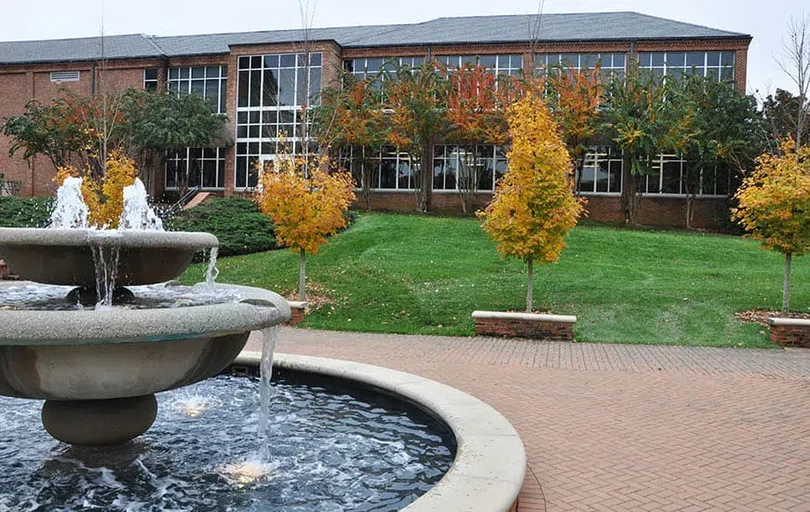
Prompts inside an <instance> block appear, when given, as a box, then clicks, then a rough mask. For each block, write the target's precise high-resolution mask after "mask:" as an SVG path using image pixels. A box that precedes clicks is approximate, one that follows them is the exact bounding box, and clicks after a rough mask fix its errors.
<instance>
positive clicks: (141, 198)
mask: <svg viewBox="0 0 810 512" xmlns="http://www.w3.org/2000/svg"><path fill="white" fill-rule="evenodd" d="M124 200H125V204H124V209H123V213H122V215H121V219H120V221H119V227H118V229H114V230H110V229H96V228H94V227H92V226H89V225H88V211H87V207H86V206H85V205H84V203H83V201H82V194H81V181H80V180H74V179H70V178H69V179H68V180H66V181H65V184H64V185H63V187H61V188H60V190H59V192H58V201H57V206H56V208H55V210H54V212H53V215H52V217H51V222H50V228H49V229H3V228H0V255H2V256H3V258H4V259H6V260H7V261H8V263H9V266H10V267H11V268H13V269H14V270H15V272H17V273H18V274H19V275H20V277H21V278H22V279H24V280H27V281H32V282H34V283H36V284H24V283H23V284H19V285H13V286H9V285H4V286H3V287H0V441H2V440H11V442H0V460H3V461H4V464H5V466H4V471H2V472H0V512H4V511H6V510H53V509H59V510H86V509H87V508H95V509H100V510H150V511H151V510H155V511H157V510H167V509H171V510H257V511H258V510H280V509H295V510H302V511H313V512H315V511H321V510H351V509H355V508H361V509H364V510H370V509H374V510H381V511H398V510H402V509H403V508H406V507H407V508H410V507H411V504H412V503H413V506H414V509H415V510H462V509H464V510H482V511H492V512H495V511H503V510H507V509H510V507H513V505H514V503H515V499H516V497H517V494H518V492H519V490H520V487H521V485H522V483H523V478H524V468H525V454H524V451H523V445H522V443H521V442H520V439H519V437H518V436H517V433H516V432H515V431H514V429H513V428H512V427H511V425H510V424H509V423H508V421H506V420H505V419H504V418H503V417H502V416H500V415H499V414H498V413H497V412H496V411H494V410H493V409H492V408H491V407H489V406H488V405H486V404H484V403H482V402H481V401H479V400H477V399H475V398H474V397H471V396H469V395H466V394H464V393H462V392H460V391H458V390H454V389H452V388H449V387H447V386H443V385H441V384H438V383H436V382H433V381H430V380H428V379H424V378H422V377H418V376H415V375H410V374H407V373H401V372H395V371H392V370H387V369H384V368H379V367H371V366H367V365H360V364H357V363H351V362H346V361H336V360H329V359H320V358H308V357H304V356H291V355H284V354H282V355H281V357H280V360H278V361H275V362H274V358H273V350H274V346H275V340H276V332H277V330H278V328H277V326H278V325H280V324H281V323H283V322H284V321H285V320H286V319H288V318H289V317H290V309H289V306H288V304H287V302H286V301H285V300H284V299H283V298H282V297H281V296H279V295H277V294H275V293H273V292H270V291H266V290H261V289H256V288H249V287H244V286H234V285H222V284H216V283H215V282H214V281H215V278H216V274H217V269H216V253H217V245H218V242H217V239H216V238H215V237H214V236H212V235H210V234H206V233H177V232H166V231H163V230H162V223H161V221H160V219H159V218H158V217H157V216H155V215H154V213H153V212H151V211H150V209H149V207H148V204H147V202H146V195H145V190H144V189H143V186H142V184H141V183H140V182H138V181H136V183H135V185H133V186H132V187H127V188H126V189H125V191H124ZM199 250H208V251H210V256H211V258H210V261H209V264H208V269H207V272H206V276H205V282H203V283H200V284H198V285H195V286H193V287H188V286H180V285H179V284H177V283H175V282H172V280H173V279H175V278H176V277H177V276H179V275H180V274H181V273H182V272H183V271H184V270H185V269H186V268H187V267H188V265H189V264H190V263H191V261H192V259H193V257H194V255H195V253H196V252H197V251H199ZM251 331H262V333H263V335H264V339H263V347H264V349H263V353H254V352H243V351H242V350H243V348H244V346H245V344H246V341H247V340H248V337H249V335H250V333H251ZM232 362H233V364H235V365H236V366H234V367H233V368H236V369H237V370H234V371H237V372H238V373H240V374H245V373H246V374H247V375H250V377H244V376H242V377H233V376H226V375H222V374H221V372H222V370H223V369H225V368H226V367H228V366H229V365H231V364H232ZM274 363H275V365H274ZM274 367H279V368H280V370H281V372H280V373H281V376H280V377H278V376H276V380H275V381H274V384H273V386H272V387H271V385H270V377H271V373H272V370H273V368H274ZM247 368H249V369H248V370H246V369H247ZM181 388H182V389H181ZM271 390H272V391H271ZM156 393H161V403H162V405H161V408H160V410H158V406H157V400H156V398H155V394H156ZM4 396H5V397H11V398H4ZM18 398H23V399H33V400H44V405H43V406H42V410H41V415H39V414H37V412H36V411H37V405H36V403H35V402H33V401H31V400H16V399H18ZM156 418H157V421H156ZM40 421H41V423H42V424H43V425H44V427H45V430H46V431H47V433H48V434H50V436H51V437H50V438H49V437H48V435H47V434H45V433H44V432H43V431H42V430H41V429H39V428H37V424H38V423H39V422H40ZM153 424H154V425H153ZM21 432H24V433H25V434H24V435H20V433H21ZM245 434H248V435H245ZM256 434H258V436H257V435H256ZM60 441H61V442H62V443H67V445H68V446H66V445H65V444H62V443H60ZM456 448H457V450H456ZM451 466H452V467H451Z"/></svg>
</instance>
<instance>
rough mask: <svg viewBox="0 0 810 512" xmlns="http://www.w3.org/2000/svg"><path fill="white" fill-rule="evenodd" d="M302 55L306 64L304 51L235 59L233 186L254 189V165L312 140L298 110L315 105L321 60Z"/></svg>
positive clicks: (295, 150) (314, 55)
mask: <svg viewBox="0 0 810 512" xmlns="http://www.w3.org/2000/svg"><path fill="white" fill-rule="evenodd" d="M308 55H309V61H308V62H307V54H305V53H284V54H269V55H251V56H242V57H239V61H238V62H239V72H238V77H239V82H238V86H237V108H236V172H235V186H236V188H238V189H243V188H252V187H254V186H255V185H256V182H257V174H256V170H255V166H256V164H257V162H258V161H260V160H262V161H263V160H272V159H273V158H274V157H275V155H277V154H280V153H288V154H298V153H301V151H302V148H303V144H302V142H304V140H306V141H307V142H313V141H312V139H310V138H309V137H308V136H307V134H306V133H305V130H306V131H307V132H308V125H305V123H304V121H305V120H304V118H303V115H304V114H303V113H302V108H301V107H302V106H304V105H308V106H314V105H318V104H320V92H321V68H322V58H323V57H322V54H321V53H319V52H316V53H309V54H308ZM310 150H311V151H314V150H315V149H314V148H312V147H311V148H310Z"/></svg>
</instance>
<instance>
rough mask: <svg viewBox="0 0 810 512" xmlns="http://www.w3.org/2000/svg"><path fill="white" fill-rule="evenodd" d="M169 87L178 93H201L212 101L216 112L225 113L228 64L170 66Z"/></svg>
mask: <svg viewBox="0 0 810 512" xmlns="http://www.w3.org/2000/svg"><path fill="white" fill-rule="evenodd" d="M156 71H157V70H156ZM167 87H168V88H169V90H170V91H172V92H174V93H176V94H191V93H194V94H199V95H200V96H202V97H203V98H205V99H207V100H209V101H210V103H211V107H212V108H213V110H214V112H215V113H217V114H224V113H225V112H226V110H227V109H226V100H225V98H226V97H227V91H228V66H198V67H183V68H169V80H168V83H167Z"/></svg>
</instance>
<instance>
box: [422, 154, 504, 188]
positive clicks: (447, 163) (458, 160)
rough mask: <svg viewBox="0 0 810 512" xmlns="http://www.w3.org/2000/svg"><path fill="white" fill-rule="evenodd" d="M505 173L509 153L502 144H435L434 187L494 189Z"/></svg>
mask: <svg viewBox="0 0 810 512" xmlns="http://www.w3.org/2000/svg"><path fill="white" fill-rule="evenodd" d="M504 173H506V152H505V149H504V148H503V147H502V146H495V145H492V144H480V145H475V146H456V145H436V146H434V147H433V190H459V189H462V190H465V189H466V190H469V188H470V187H471V185H472V183H473V181H476V180H477V183H476V184H475V188H476V190H479V191H481V192H492V191H493V190H495V184H496V183H497V182H498V180H500V179H501V178H502V177H503V175H504Z"/></svg>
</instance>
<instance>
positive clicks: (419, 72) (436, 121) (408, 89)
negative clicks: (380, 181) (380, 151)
mask: <svg viewBox="0 0 810 512" xmlns="http://www.w3.org/2000/svg"><path fill="white" fill-rule="evenodd" d="M382 84H383V97H384V101H383V108H384V109H385V113H386V115H385V117H384V120H385V123H386V124H385V126H386V133H387V136H388V142H389V143H390V144H391V145H393V146H395V147H397V148H399V149H401V150H403V151H405V152H407V153H408V154H409V155H410V158H411V162H419V163H420V165H419V171H418V173H417V174H416V177H417V180H416V187H415V188H416V190H417V193H416V198H417V201H416V202H417V210H418V211H421V212H426V211H428V209H429V208H430V178H429V177H430V174H429V171H430V169H431V168H432V167H433V166H432V165H431V164H432V161H433V155H432V153H431V152H432V150H433V145H434V144H436V143H437V142H438V141H440V140H442V139H443V138H444V136H445V135H446V133H447V130H448V123H447V115H446V109H447V88H448V87H447V85H448V81H447V79H446V78H445V76H444V75H443V73H441V72H440V70H439V69H438V68H437V67H436V66H435V65H434V64H432V63H425V64H424V65H422V66H419V67H416V68H411V67H410V66H398V67H397V68H396V69H395V70H394V71H385V75H384V76H383V82H382Z"/></svg>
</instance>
